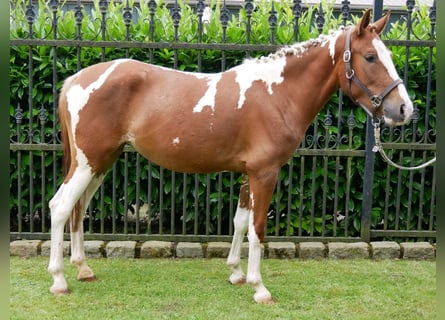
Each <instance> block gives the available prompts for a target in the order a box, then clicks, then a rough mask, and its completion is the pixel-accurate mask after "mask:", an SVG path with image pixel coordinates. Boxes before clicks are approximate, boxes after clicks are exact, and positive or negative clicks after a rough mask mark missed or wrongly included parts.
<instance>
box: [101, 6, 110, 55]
mask: <svg viewBox="0 0 445 320" xmlns="http://www.w3.org/2000/svg"><path fill="white" fill-rule="evenodd" d="M99 10H100V14H101V17H102V18H101V20H100V34H101V36H102V40H103V41H105V40H106V30H107V11H108V0H100V1H99ZM101 52H102V56H101V61H102V62H103V61H105V60H106V58H105V47H102V51H101Z"/></svg>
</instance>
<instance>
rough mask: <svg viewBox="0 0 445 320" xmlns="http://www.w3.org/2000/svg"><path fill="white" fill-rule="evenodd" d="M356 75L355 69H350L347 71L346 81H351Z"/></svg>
mask: <svg viewBox="0 0 445 320" xmlns="http://www.w3.org/2000/svg"><path fill="white" fill-rule="evenodd" d="M354 75H355V71H354V69H349V70H348V71H346V79H348V80H351V79H352V78H353V77H354Z"/></svg>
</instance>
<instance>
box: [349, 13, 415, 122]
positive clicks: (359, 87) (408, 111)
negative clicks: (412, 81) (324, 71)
mask: <svg viewBox="0 0 445 320" xmlns="http://www.w3.org/2000/svg"><path fill="white" fill-rule="evenodd" d="M370 16H371V10H367V11H366V12H365V14H364V16H363V18H362V19H361V20H360V22H359V23H358V24H357V26H354V27H351V28H349V29H347V30H346V32H345V36H346V38H345V46H344V53H343V64H344V69H343V70H342V71H341V76H340V79H342V80H341V87H342V89H343V91H345V92H346V94H348V95H349V96H350V97H351V98H352V99H353V100H355V101H356V102H357V103H359V104H360V105H361V106H362V107H363V108H364V109H365V110H366V111H367V112H368V113H369V114H370V115H371V116H372V117H373V118H374V119H375V120H376V121H377V119H383V120H384V121H385V122H386V123H387V124H389V125H402V124H404V123H406V122H407V121H409V119H410V118H411V115H412V113H413V103H412V102H411V100H410V98H409V96H408V93H407V91H406V88H405V86H404V84H403V82H402V81H401V80H400V78H399V76H398V74H397V71H396V69H395V67H394V64H393V62H392V56H391V52H390V51H389V50H388V49H387V48H386V46H385V44H384V43H383V41H382V40H381V39H380V36H379V35H380V33H381V32H382V31H383V30H384V28H385V26H386V24H387V22H388V19H389V14H387V15H385V16H384V17H383V18H381V19H380V20H378V21H377V22H375V23H373V24H370V19H371V18H370ZM340 69H342V68H340Z"/></svg>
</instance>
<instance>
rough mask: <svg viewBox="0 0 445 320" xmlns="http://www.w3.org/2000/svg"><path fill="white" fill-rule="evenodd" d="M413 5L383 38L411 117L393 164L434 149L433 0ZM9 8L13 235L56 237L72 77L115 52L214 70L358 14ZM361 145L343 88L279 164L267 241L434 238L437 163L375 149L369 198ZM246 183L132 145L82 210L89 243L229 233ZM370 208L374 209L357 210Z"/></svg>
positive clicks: (388, 132) (396, 142)
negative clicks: (62, 106)
mask: <svg viewBox="0 0 445 320" xmlns="http://www.w3.org/2000/svg"><path fill="white" fill-rule="evenodd" d="M351 2H353V1H351ZM405 5H406V8H404V9H403V10H400V11H399V12H398V13H396V14H393V16H392V18H391V19H392V20H391V22H392V23H393V26H388V27H387V29H386V31H385V34H384V35H383V40H384V42H385V43H386V45H387V46H388V47H389V48H390V49H391V50H392V52H393V58H394V60H395V64H396V68H397V69H398V72H399V74H400V75H401V77H402V80H403V81H404V83H405V85H406V86H407V88H408V91H409V94H410V96H411V98H412V99H413V101H414V104H415V115H414V117H413V119H412V121H411V122H410V123H409V124H407V125H405V126H403V127H398V128H383V129H382V142H383V147H384V148H385V150H387V151H388V152H389V154H390V156H391V157H392V159H393V160H394V161H396V162H398V163H401V164H405V165H417V164H419V163H422V162H425V161H427V160H429V159H430V158H432V157H434V156H435V153H436V108H435V92H436V91H435V90H436V88H435V81H436V80H435V59H436V58H435V48H436V38H435V23H436V21H435V13H436V2H435V1H432V2H431V5H430V6H428V7H420V8H418V7H416V6H415V3H414V1H409V0H408V1H406V3H405ZM11 6H12V7H11V8H13V9H14V10H11V20H10V21H11V39H10V48H11V105H10V158H11V163H10V176H11V177H10V194H11V200H10V221H11V226H10V237H11V239H18V238H27V239H49V236H50V234H49V231H50V230H49V228H50V212H49V208H48V202H49V200H50V199H51V197H52V196H53V195H54V193H55V191H56V190H57V188H58V186H59V185H60V184H61V182H62V179H63V177H62V173H61V171H62V170H61V163H62V148H61V139H60V129H59V124H58V120H57V97H58V92H59V90H60V88H61V85H62V83H63V79H65V78H66V77H68V76H70V75H72V74H73V73H75V72H76V71H77V70H80V69H81V68H83V67H86V66H88V65H91V64H94V63H97V62H101V61H106V60H111V59H114V58H121V57H127V58H134V59H138V60H141V61H146V62H150V63H155V64H159V65H163V66H167V67H172V68H177V69H181V70H188V71H199V72H218V71H221V70H226V69H228V68H230V67H232V66H234V65H236V64H239V63H242V61H243V59H245V58H249V57H252V56H259V55H267V54H268V53H270V52H273V51H275V50H277V48H279V47H280V46H282V45H286V44H291V43H293V42H295V41H303V40H306V39H307V38H310V37H316V36H318V34H320V33H325V32H327V31H328V30H329V29H331V28H338V27H339V26H340V25H349V24H352V20H353V15H352V13H353V10H352V8H351V4H350V1H343V2H342V6H341V8H340V10H337V9H334V8H333V7H332V6H331V5H329V4H328V3H324V2H320V3H319V4H318V5H315V6H305V5H303V4H302V2H301V1H298V0H295V1H281V2H277V1H276V2H274V1H272V2H269V1H258V2H256V1H252V0H246V1H244V2H240V4H239V6H236V5H231V6H230V8H229V7H228V6H226V4H225V2H224V1H222V2H217V3H216V2H215V3H207V2H205V1H202V0H199V1H194V2H190V3H182V2H179V1H172V2H169V3H167V4H161V3H159V2H156V1H154V0H150V1H142V0H141V1H125V0H124V1H114V2H113V1H105V0H101V1H80V0H79V1H67V2H62V1H57V0H51V1H47V2H37V1H31V0H26V1H25V0H11ZM356 11H357V10H356ZM356 16H357V17H360V16H361V11H357V15H356ZM170 89H172V88H165V90H170ZM296 89H298V88H296ZM365 141H366V115H365V114H364V112H363V111H362V110H359V109H357V108H356V107H355V106H354V105H353V104H352V103H351V101H350V100H349V99H348V98H347V97H346V96H344V95H343V92H342V91H341V90H340V91H339V92H338V93H337V94H335V95H334V96H333V97H332V99H331V100H330V101H329V102H328V103H327V105H326V107H325V108H324V109H323V110H322V112H321V113H320V114H319V115H318V116H317V117H316V119H315V120H314V122H313V124H312V125H311V126H310V128H309V129H308V131H307V133H306V137H305V139H304V141H303V142H302V144H301V146H300V148H299V149H298V150H296V152H295V154H294V155H293V157H292V158H291V159H290V160H289V162H288V163H287V164H286V165H285V166H283V168H282V170H281V172H280V177H279V181H278V184H277V186H276V189H275V192H274V197H273V201H272V203H271V206H270V209H269V213H268V223H267V241H292V242H299V241H359V240H364V238H363V234H368V235H370V239H410V238H411V239H416V238H417V239H418V238H422V239H428V240H434V239H435V238H436V206H435V201H436V194H435V180H436V170H435V165H433V166H430V167H427V168H424V169H422V170H418V171H415V172H413V171H411V172H406V171H402V170H399V169H396V168H393V167H391V166H390V165H388V164H387V163H386V162H384V161H383V160H382V159H381V158H379V156H378V155H374V154H372V155H371V156H372V157H375V159H374V160H375V164H374V165H373V169H374V170H373V171H374V173H373V176H372V177H370V178H371V181H373V184H372V185H371V186H370V188H371V189H372V191H373V192H372V199H371V200H370V201H371V202H369V203H364V201H365V200H364V196H363V180H364V174H365V171H364V166H365V165H364V164H365V161H366V157H369V152H367V151H366V145H365ZM240 181H241V176H240V175H239V174H236V173H230V172H224V173H214V174H205V175H203V174H183V173H178V172H173V171H169V170H166V169H164V168H162V167H159V166H157V165H155V164H153V163H151V162H150V161H148V160H146V159H144V158H142V157H141V156H140V155H139V154H137V153H136V152H135V151H134V149H133V148H132V147H130V146H126V147H125V149H124V153H123V154H122V156H121V157H120V158H119V159H118V160H117V161H116V162H115V164H114V165H113V167H112V169H111V170H110V172H109V173H108V175H107V177H106V178H105V180H104V181H103V183H102V185H101V186H100V188H99V190H98V192H97V193H96V194H95V196H94V197H93V200H92V202H91V204H90V206H89V208H88V209H87V212H86V215H85V220H84V229H85V238H86V239H101V240H106V241H108V240H127V239H131V240H139V241H143V240H149V239H154V240H166V241H200V242H207V241H215V240H220V241H229V240H230V239H231V235H232V234H233V226H232V219H233V216H234V214H235V211H236V206H237V200H238V192H239V186H240ZM366 206H369V207H370V208H371V210H369V212H367V213H363V212H362V211H363V207H366ZM363 214H366V215H369V216H367V217H366V216H365V219H363ZM364 222H365V223H364ZM67 231H68V229H67ZM66 236H67V238H68V234H67V235H66ZM365 240H369V239H365Z"/></svg>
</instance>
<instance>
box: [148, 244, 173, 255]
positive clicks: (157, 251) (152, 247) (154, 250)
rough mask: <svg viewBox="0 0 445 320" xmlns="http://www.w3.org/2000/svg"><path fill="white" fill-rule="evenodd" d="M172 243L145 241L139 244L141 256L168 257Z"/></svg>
mask: <svg viewBox="0 0 445 320" xmlns="http://www.w3.org/2000/svg"><path fill="white" fill-rule="evenodd" d="M172 256H173V248H172V243H171V242H168V241H146V242H144V243H143V244H142V246H141V258H170V257H172Z"/></svg>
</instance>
